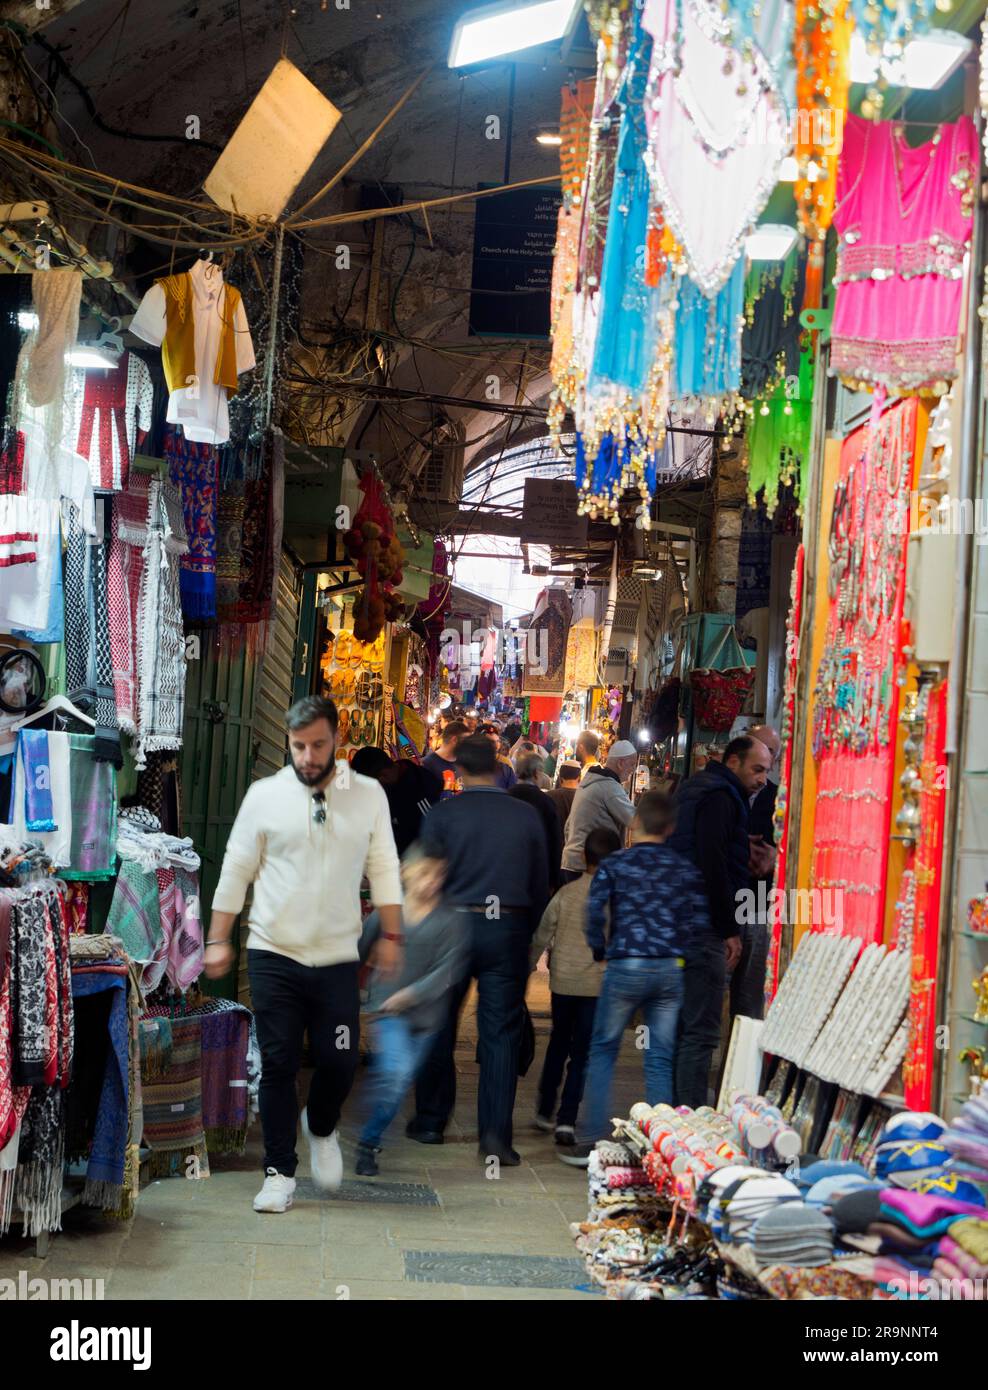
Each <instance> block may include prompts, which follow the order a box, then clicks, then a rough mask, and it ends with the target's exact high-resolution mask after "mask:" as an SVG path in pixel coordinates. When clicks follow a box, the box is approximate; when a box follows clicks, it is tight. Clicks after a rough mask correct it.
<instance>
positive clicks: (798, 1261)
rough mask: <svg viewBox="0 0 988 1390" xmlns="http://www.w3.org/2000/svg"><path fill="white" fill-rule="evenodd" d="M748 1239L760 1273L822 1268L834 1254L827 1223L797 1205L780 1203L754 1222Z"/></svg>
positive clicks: (818, 1214) (801, 1204)
mask: <svg viewBox="0 0 988 1390" xmlns="http://www.w3.org/2000/svg"><path fill="white" fill-rule="evenodd" d="M752 1181H755V1180H754V1179H753V1180H752ZM751 1238H752V1242H753V1244H754V1247H755V1258H756V1259H757V1261H758V1263H759V1265H760V1266H761V1267H762V1268H763V1269H766V1268H768V1267H769V1266H771V1265H803V1266H814V1265H825V1264H829V1263H830V1261H831V1259H832V1257H833V1253H834V1228H833V1226H832V1224H831V1222H830V1220H829V1219H828V1218H827V1217H826V1216H824V1214H823V1213H822V1212H821V1211H818V1210H817V1209H816V1208H815V1207H811V1206H808V1205H807V1204H806V1203H805V1202H800V1201H795V1202H784V1203H782V1204H780V1205H775V1206H773V1207H772V1208H771V1209H770V1210H769V1211H766V1212H765V1213H764V1214H763V1215H761V1216H760V1217H759V1218H758V1220H757V1221H756V1222H755V1224H754V1227H753V1229H752V1232H751Z"/></svg>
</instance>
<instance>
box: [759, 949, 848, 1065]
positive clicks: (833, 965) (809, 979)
mask: <svg viewBox="0 0 988 1390" xmlns="http://www.w3.org/2000/svg"><path fill="white" fill-rule="evenodd" d="M859 950H860V942H858V941H856V940H854V939H853V938H852V937H841V936H826V935H824V934H823V933H822V932H807V933H806V934H805V935H804V936H803V938H802V939H801V941H800V943H799V946H798V947H797V948H796V952H795V954H794V956H793V958H792V960H791V962H790V964H789V969H788V970H787V971H786V973H785V975H784V976H783V977H782V983H781V984H780V986H779V992H778V994H777V995H776V996H775V999H774V1001H773V1003H772V1006H771V1008H770V1009H769V1011H768V1013H767V1014H766V1016H765V1026H764V1028H763V1029H762V1032H761V1036H760V1038H759V1040H758V1042H759V1046H760V1047H761V1049H762V1051H763V1052H770V1053H772V1054H773V1055H774V1056H776V1057H785V1058H786V1059H787V1060H788V1061H791V1062H795V1063H796V1065H797V1066H800V1067H801V1066H803V1065H804V1062H805V1058H806V1055H807V1053H809V1051H810V1049H811V1048H812V1046H813V1044H814V1042H815V1040H816V1037H817V1035H818V1033H819V1032H820V1029H821V1028H822V1027H823V1025H824V1023H825V1022H826V1019H827V1017H828V1016H829V1014H830V1011H831V1009H832V1008H833V1006H834V1003H835V1001H836V999H837V997H838V995H839V994H840V991H841V989H842V988H843V985H844V982H845V980H846V979H847V977H848V975H849V974H850V972H851V968H852V966H853V965H854V962H855V960H856V958H857V955H858V951H859Z"/></svg>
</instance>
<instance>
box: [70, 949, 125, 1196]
mask: <svg viewBox="0 0 988 1390" xmlns="http://www.w3.org/2000/svg"><path fill="white" fill-rule="evenodd" d="M106 991H110V992H111V993H110V1008H109V1016H108V1017H107V1016H106V1013H105V1010H104V1009H102V1008H98V1007H97V1008H93V1007H92V1006H91V1005H90V1004H89V1001H90V1000H91V999H92V997H93V996H94V995H97V994H102V993H104V992H106ZM127 992H128V981H127V978H126V975H124V976H123V977H121V976H119V975H115V974H110V973H109V972H104V971H101V970H98V969H91V968H90V969H87V968H82V969H78V970H74V971H73V972H72V996H73V999H74V1000H76V1001H77V1002H76V1009H77V1017H78V1021H79V1026H80V1047H79V1059H80V1064H81V1066H82V1067H83V1068H85V1067H86V1066H87V1063H89V1062H95V1066H94V1067H90V1071H91V1072H92V1073H93V1074H92V1075H89V1076H88V1077H86V1076H85V1073H79V1072H77V1075H76V1077H75V1078H74V1079H73V1085H72V1090H71V1091H70V1094H69V1098H68V1107H69V1114H70V1117H75V1116H76V1115H78V1122H77V1123H70V1125H69V1129H70V1134H71V1139H70V1140H69V1145H68V1157H69V1160H70V1161H72V1160H75V1159H82V1158H84V1159H86V1160H88V1161H87V1164H86V1186H85V1190H84V1192H83V1197H82V1200H83V1202H84V1203H85V1204H86V1205H87V1206H95V1207H99V1208H100V1209H101V1210H103V1211H116V1210H118V1209H119V1207H120V1206H121V1202H122V1197H123V1183H124V1166H125V1162H126V1157H127V1142H128V1133H129V1122H128V1111H129V1098H130V1097H129V1091H130V1087H129V1077H128V1070H129V1065H130V1041H129V1035H128V1027H129V1025H128V1011H127ZM84 1001H85V1002H84ZM104 1019H105V1022H104ZM83 1038H84V1039H85V1046H82V1045H81V1041H82V1039H83ZM76 1088H78V1089H79V1091H80V1092H81V1093H83V1094H80V1095H79V1096H78V1100H79V1101H80V1102H81V1104H80V1105H79V1106H78V1110H77V1109H76V1107H75V1106H74V1105H73V1097H74V1093H75V1091H76ZM86 1092H88V1094H85V1093H86ZM94 1102H95V1105H94Z"/></svg>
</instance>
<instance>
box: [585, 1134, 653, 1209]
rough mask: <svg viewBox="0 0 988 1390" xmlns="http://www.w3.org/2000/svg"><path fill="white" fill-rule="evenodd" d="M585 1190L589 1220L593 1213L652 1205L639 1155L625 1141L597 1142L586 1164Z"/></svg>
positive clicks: (648, 1183)
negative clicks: (589, 1214)
mask: <svg viewBox="0 0 988 1390" xmlns="http://www.w3.org/2000/svg"><path fill="white" fill-rule="evenodd" d="M587 1190H588V1195H589V1199H590V1211H591V1220H592V1219H593V1214H594V1213H595V1212H601V1213H609V1212H612V1211H613V1210H614V1209H615V1208H618V1207H620V1208H621V1209H623V1210H624V1209H628V1208H634V1207H636V1206H638V1205H639V1204H640V1203H644V1204H645V1206H647V1207H649V1208H654V1206H655V1200H656V1199H655V1193H654V1191H653V1190H652V1185H651V1181H650V1179H649V1177H648V1175H647V1173H646V1172H645V1171H644V1169H643V1168H642V1165H641V1157H640V1155H638V1154H636V1153H635V1151H634V1150H633V1149H632V1148H630V1147H629V1146H628V1145H627V1144H620V1143H616V1142H614V1141H605V1142H602V1143H599V1144H598V1145H597V1147H596V1148H595V1149H594V1151H593V1153H592V1154H591V1155H590V1162H589V1164H588V1166H587Z"/></svg>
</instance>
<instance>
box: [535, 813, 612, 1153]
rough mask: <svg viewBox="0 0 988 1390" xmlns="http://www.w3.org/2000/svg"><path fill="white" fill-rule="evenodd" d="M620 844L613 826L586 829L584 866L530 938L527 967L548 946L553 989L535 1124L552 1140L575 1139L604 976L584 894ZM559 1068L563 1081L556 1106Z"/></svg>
mask: <svg viewBox="0 0 988 1390" xmlns="http://www.w3.org/2000/svg"><path fill="white" fill-rule="evenodd" d="M620 848H621V840H620V837H619V835H618V833H617V831H616V830H608V829H605V828H601V829H598V830H591V832H590V834H589V835H588V836H587V838H586V841H585V843H584V846H583V850H584V853H585V855H586V863H587V868H586V872H585V873H582V874H581V875H580V876H579V878H576V879H574V880H573V881H572V883H567V884H564V885H563V887H562V888H560V890H559V892H558V893H557V894H556V895H555V897H554V898H553V899H552V900H551V901H550V903H549V906H548V907H547V908H546V910H545V912H544V913H543V914H542V921H541V922H540V923H539V927H538V930H537V931H536V933H535V936H534V937H533V938H532V949H531V955H530V958H529V959H530V964H531V967H532V969H533V970H534V969H535V966H536V964H537V962H538V959H539V957H540V956H541V955H542V952H543V951H545V950H548V952H549V987H550V989H551V991H552V1033H551V1034H550V1037H549V1045H548V1047H547V1048H546V1051H545V1061H544V1062H543V1064H542V1075H541V1077H540V1078H539V1094H538V1103H537V1108H536V1112H535V1124H536V1127H537V1128H538V1129H541V1130H544V1131H545V1132H546V1133H548V1132H550V1131H552V1130H554V1131H555V1137H556V1143H557V1144H572V1143H574V1142H575V1130H576V1114H577V1111H578V1110H579V1108H580V1101H581V1100H582V1099H583V1084H584V1081H585V1079H586V1071H587V1056H588V1053H589V1051H590V1036H591V1034H592V1032H593V1020H594V1010H595V1009H596V1007H597V996H598V994H599V993H600V986H601V982H602V981H603V978H604V966H603V963H602V962H601V963H599V964H598V962H596V961H595V960H594V958H593V952H592V951H591V950H590V947H589V946H588V945H587V939H586V935H585V931H586V907H587V894H588V893H589V892H590V881H591V879H592V878H593V875H594V873H595V872H596V869H597V866H598V864H600V862H601V860H603V859H606V858H607V856H608V855H609V854H614V853H615V852H616V851H617V850H619V849H620ZM567 1059H568V1062H569V1065H568V1066H567ZM564 1069H565V1071H566V1081H565V1084H564V1085H563V1093H562V1099H561V1100H560V1102H559V1110H558V1111H556V1097H557V1095H558V1092H559V1084H560V1082H561V1081H562V1079H563V1071H564ZM553 1112H555V1120H553Z"/></svg>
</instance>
